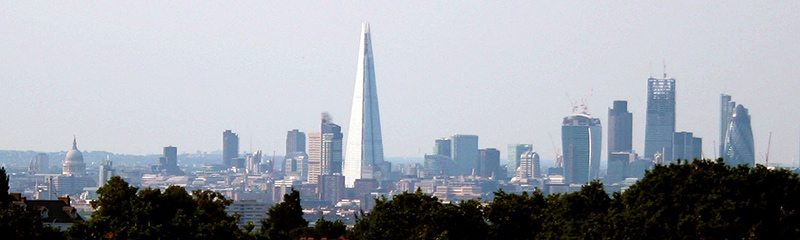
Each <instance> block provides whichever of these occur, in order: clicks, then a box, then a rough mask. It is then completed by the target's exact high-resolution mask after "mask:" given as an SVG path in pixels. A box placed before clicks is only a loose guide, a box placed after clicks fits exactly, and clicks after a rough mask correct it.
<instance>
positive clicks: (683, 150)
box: [672, 132, 703, 161]
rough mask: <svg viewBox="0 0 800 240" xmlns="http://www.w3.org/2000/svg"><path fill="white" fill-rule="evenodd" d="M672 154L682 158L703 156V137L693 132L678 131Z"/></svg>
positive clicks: (690, 158) (691, 158)
mask: <svg viewBox="0 0 800 240" xmlns="http://www.w3.org/2000/svg"><path fill="white" fill-rule="evenodd" d="M673 139H674V140H673V143H674V144H673V147H672V156H673V157H674V158H675V159H676V160H677V159H682V160H689V161H691V160H694V159H701V158H703V150H702V148H703V139H702V138H699V137H695V136H694V134H692V133H691V132H676V133H675V137H674V138H673Z"/></svg>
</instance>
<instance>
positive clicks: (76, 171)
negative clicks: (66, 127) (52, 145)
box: [61, 138, 86, 176]
mask: <svg viewBox="0 0 800 240" xmlns="http://www.w3.org/2000/svg"><path fill="white" fill-rule="evenodd" d="M62 167H63V171H62V172H61V173H62V174H63V175H74V176H82V175H83V173H84V172H85V171H86V163H84V162H83V154H82V153H81V151H80V150H78V140H77V138H73V139H72V149H70V150H69V151H67V156H66V158H65V159H64V163H63V164H62Z"/></svg>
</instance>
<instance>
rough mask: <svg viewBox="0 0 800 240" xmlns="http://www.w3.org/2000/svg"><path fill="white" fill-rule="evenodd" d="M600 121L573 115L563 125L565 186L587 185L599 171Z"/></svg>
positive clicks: (600, 147) (581, 115) (562, 141)
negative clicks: (568, 184)
mask: <svg viewBox="0 0 800 240" xmlns="http://www.w3.org/2000/svg"><path fill="white" fill-rule="evenodd" d="M602 129H603V128H602V126H601V125H600V119H597V118H592V117H590V116H589V115H588V114H586V113H577V114H572V115H570V116H567V117H565V118H564V121H562V125H561V144H562V149H563V152H564V153H563V156H564V178H565V181H566V183H570V184H571V183H576V184H584V183H587V182H589V181H590V180H592V179H597V177H599V174H598V173H599V172H600V152H601V151H602V141H603V130H602Z"/></svg>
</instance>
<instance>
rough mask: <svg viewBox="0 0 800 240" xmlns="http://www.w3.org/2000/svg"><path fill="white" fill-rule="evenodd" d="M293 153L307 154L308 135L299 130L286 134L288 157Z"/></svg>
mask: <svg viewBox="0 0 800 240" xmlns="http://www.w3.org/2000/svg"><path fill="white" fill-rule="evenodd" d="M293 152H306V134H305V133H303V132H301V131H300V130H297V129H292V131H288V132H286V156H289V154H290V153H293Z"/></svg>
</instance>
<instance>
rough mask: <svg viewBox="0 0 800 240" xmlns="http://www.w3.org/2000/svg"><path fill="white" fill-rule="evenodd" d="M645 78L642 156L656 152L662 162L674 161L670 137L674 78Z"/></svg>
mask: <svg viewBox="0 0 800 240" xmlns="http://www.w3.org/2000/svg"><path fill="white" fill-rule="evenodd" d="M666 77H667V76H666V74H664V79H656V78H652V77H651V78H649V79H647V116H646V118H647V119H646V122H647V123H646V125H645V129H644V158H647V159H654V158H655V156H656V154H659V155H660V156H661V159H664V161H663V162H662V163H663V164H668V163H671V162H673V161H675V158H673V157H672V137H674V133H675V79H674V78H666Z"/></svg>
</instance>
